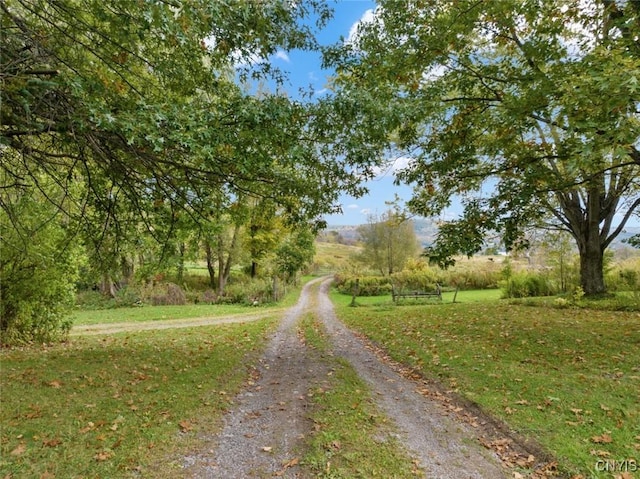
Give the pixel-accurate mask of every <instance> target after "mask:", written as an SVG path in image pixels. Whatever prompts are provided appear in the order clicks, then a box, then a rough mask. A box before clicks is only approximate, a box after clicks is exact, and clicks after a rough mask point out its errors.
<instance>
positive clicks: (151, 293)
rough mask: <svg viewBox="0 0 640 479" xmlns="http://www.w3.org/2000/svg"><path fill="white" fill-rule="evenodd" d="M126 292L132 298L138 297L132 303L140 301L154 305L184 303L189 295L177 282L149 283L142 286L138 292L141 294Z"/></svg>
mask: <svg viewBox="0 0 640 479" xmlns="http://www.w3.org/2000/svg"><path fill="white" fill-rule="evenodd" d="M125 289H129V288H125ZM126 294H127V295H128V297H129V299H130V300H132V299H134V298H137V299H136V300H135V301H134V302H133V303H132V304H136V303H137V302H138V301H142V302H144V303H148V304H152V305H154V306H161V305H182V304H186V303H187V296H186V295H185V293H184V291H183V290H182V288H180V286H178V285H177V284H175V283H156V284H153V283H149V284H147V285H146V286H144V287H142V288H140V291H139V292H138V295H139V296H138V295H133V294H132V293H129V292H128V293H126Z"/></svg>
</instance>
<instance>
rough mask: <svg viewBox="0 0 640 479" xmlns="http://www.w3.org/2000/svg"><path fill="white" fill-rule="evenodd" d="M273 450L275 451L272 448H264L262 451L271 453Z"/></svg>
mask: <svg viewBox="0 0 640 479" xmlns="http://www.w3.org/2000/svg"><path fill="white" fill-rule="evenodd" d="M271 449H273V448H272V447H271V446H264V447H263V448H262V450H263V451H264V452H271Z"/></svg>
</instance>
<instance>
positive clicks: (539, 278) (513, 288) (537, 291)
mask: <svg viewBox="0 0 640 479" xmlns="http://www.w3.org/2000/svg"><path fill="white" fill-rule="evenodd" d="M500 288H501V289H502V297H503V298H528V297H532V296H553V295H555V294H558V292H559V291H558V288H557V286H556V285H554V284H553V282H552V281H551V280H550V279H549V278H548V277H547V276H546V275H543V274H540V273H533V272H519V273H515V274H512V275H511V276H510V277H509V278H508V279H505V280H503V281H500Z"/></svg>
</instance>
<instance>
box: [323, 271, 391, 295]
mask: <svg viewBox="0 0 640 479" xmlns="http://www.w3.org/2000/svg"><path fill="white" fill-rule="evenodd" d="M356 280H358V293H357V295H358V296H384V295H386V294H391V283H390V279H389V278H388V277H386V276H362V277H358V276H355V275H354V276H351V275H340V274H338V275H336V276H335V279H334V284H335V286H336V289H337V290H338V291H339V292H340V293H342V294H353V288H354V286H355V284H356Z"/></svg>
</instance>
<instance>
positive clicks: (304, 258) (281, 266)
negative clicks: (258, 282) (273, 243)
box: [276, 226, 316, 281]
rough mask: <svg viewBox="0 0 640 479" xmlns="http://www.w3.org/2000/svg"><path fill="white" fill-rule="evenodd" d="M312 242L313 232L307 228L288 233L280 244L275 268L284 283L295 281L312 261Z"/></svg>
mask: <svg viewBox="0 0 640 479" xmlns="http://www.w3.org/2000/svg"><path fill="white" fill-rule="evenodd" d="M314 240H315V232H314V231H313V229H312V228H311V227H310V226H307V227H298V228H296V229H295V230H293V231H291V232H289V234H287V235H286V236H285V237H284V238H283V240H282V241H281V242H280V244H279V245H278V247H277V249H276V266H277V270H278V273H279V274H280V275H281V276H282V277H284V279H285V281H291V280H294V281H295V279H296V275H297V274H298V273H299V272H300V271H302V270H303V268H305V267H306V266H308V265H309V264H310V263H311V262H312V261H313V257H314V255H315V252H316V249H315V243H314Z"/></svg>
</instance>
